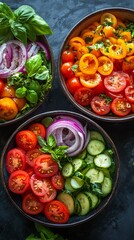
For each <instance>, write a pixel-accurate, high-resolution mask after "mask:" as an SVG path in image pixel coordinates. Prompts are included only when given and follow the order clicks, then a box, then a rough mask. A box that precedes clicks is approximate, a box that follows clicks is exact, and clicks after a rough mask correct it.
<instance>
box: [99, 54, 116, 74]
mask: <svg viewBox="0 0 134 240" xmlns="http://www.w3.org/2000/svg"><path fill="white" fill-rule="evenodd" d="M98 62H99V66H98V72H99V73H100V74H102V75H104V76H107V75H109V74H110V73H111V72H112V71H113V62H112V61H111V60H110V59H109V58H108V57H106V56H101V57H99V58H98Z"/></svg>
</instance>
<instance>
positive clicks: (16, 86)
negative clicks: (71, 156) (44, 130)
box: [0, 3, 54, 126]
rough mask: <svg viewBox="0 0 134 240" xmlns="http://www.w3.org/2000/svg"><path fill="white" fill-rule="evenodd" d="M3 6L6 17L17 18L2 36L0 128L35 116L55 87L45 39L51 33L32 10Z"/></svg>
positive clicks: (49, 49) (51, 60)
mask: <svg viewBox="0 0 134 240" xmlns="http://www.w3.org/2000/svg"><path fill="white" fill-rule="evenodd" d="M0 5H1V10H0V11H1V12H2V14H3V12H4V17H5V18H6V19H8V21H10V18H11V19H12V18H13V19H14V26H12V28H11V29H10V27H9V31H8V33H7V32H6V31H7V30H6V29H7V28H6V27H5V28H4V30H3V31H1V33H0V37H1V41H0V53H1V54H0V55H1V57H0V126H5V125H9V124H12V123H15V122H17V121H19V120H22V119H23V118H24V117H26V116H27V115H29V114H32V113H33V112H34V111H35V110H36V109H37V108H38V107H39V106H40V105H41V104H42V103H43V102H44V100H45V99H46V97H47V96H48V94H49V92H50V89H51V88H52V80H53V77H54V58H53V53H52V49H51V46H50V44H49V42H48V40H47V38H46V35H47V34H52V30H51V28H50V26H49V25H48V24H47V22H46V21H45V20H44V19H43V18H41V16H39V15H37V14H36V12H35V10H34V9H33V8H32V7H30V6H28V5H22V6H20V7H19V8H17V9H16V10H14V11H12V10H11V9H10V7H9V6H7V4H5V3H0ZM8 11H9V12H10V14H9V13H8ZM26 12H27V13H26ZM8 14H9V15H10V17H9V15H8ZM6 15H8V17H7V16H6ZM18 21H19V24H20V27H22V29H23V30H22V31H23V34H22V35H21V31H20V29H19V27H17V26H18V25H16V24H18ZM34 21H37V25H36V27H35V25H34ZM7 24H8V23H7ZM9 26H10V24H9ZM41 29H42V30H41Z"/></svg>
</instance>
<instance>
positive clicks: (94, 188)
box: [91, 183, 103, 197]
mask: <svg viewBox="0 0 134 240" xmlns="http://www.w3.org/2000/svg"><path fill="white" fill-rule="evenodd" d="M91 191H92V192H93V193H95V194H96V195H97V196H99V197H102V196H103V193H102V190H101V184H100V183H91Z"/></svg>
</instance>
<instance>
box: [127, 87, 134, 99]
mask: <svg viewBox="0 0 134 240" xmlns="http://www.w3.org/2000/svg"><path fill="white" fill-rule="evenodd" d="M125 96H126V98H127V100H128V101H129V102H130V103H134V86H128V87H127V88H126V89H125Z"/></svg>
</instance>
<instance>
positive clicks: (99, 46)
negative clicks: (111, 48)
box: [87, 42, 104, 52]
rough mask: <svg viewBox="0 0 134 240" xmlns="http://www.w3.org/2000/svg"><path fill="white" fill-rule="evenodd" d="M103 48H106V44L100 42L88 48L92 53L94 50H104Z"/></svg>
mask: <svg viewBox="0 0 134 240" xmlns="http://www.w3.org/2000/svg"><path fill="white" fill-rule="evenodd" d="M103 46H104V42H98V43H96V44H94V45H91V46H87V48H88V50H89V52H91V51H92V50H93V49H95V50H98V49H100V48H102V47H103Z"/></svg>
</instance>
